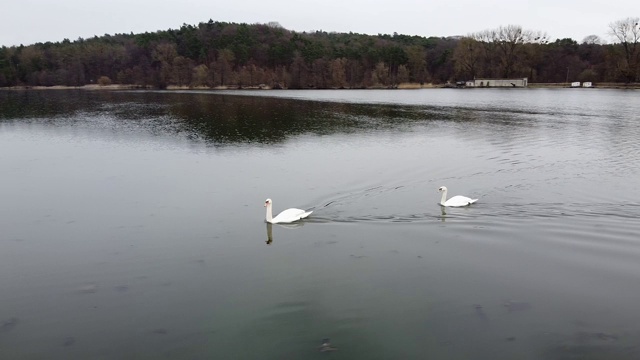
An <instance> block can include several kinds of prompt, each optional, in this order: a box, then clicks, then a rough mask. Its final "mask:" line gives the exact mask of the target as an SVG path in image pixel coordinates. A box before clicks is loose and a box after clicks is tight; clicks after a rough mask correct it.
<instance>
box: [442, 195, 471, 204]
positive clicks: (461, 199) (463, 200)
mask: <svg viewBox="0 0 640 360" xmlns="http://www.w3.org/2000/svg"><path fill="white" fill-rule="evenodd" d="M476 201H478V199H471V198H468V197H466V196H461V195H456V196H454V197H452V198H451V199H449V200H447V201H445V203H444V206H467V205H471V204H473V203H474V202H476Z"/></svg>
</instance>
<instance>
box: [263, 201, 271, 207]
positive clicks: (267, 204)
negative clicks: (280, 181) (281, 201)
mask: <svg viewBox="0 0 640 360" xmlns="http://www.w3.org/2000/svg"><path fill="white" fill-rule="evenodd" d="M269 205H271V199H267V200H265V201H264V207H267V206H269Z"/></svg>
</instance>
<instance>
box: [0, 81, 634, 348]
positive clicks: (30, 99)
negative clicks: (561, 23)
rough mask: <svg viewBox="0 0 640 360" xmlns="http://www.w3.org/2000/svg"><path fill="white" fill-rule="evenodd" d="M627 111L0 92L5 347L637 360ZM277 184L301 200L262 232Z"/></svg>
mask: <svg viewBox="0 0 640 360" xmlns="http://www.w3.org/2000/svg"><path fill="white" fill-rule="evenodd" d="M639 114H640V93H639V92H637V91H619V90H598V89H557V90H546V89H538V90H536V89H526V90H510V91H509V90H507V91H505V90H498V89H495V90H485V89H483V90H471V89H470V90H454V89H452V90H444V89H443V90H411V91H403V90H396V91H273V92H262V91H260V92H252V91H246V92H243V91H239V92H197V91H193V92H179V93H172V92H88V91H42V92H38V91H27V92H16V91H12V92H7V91H0V169H2V170H1V173H0V289H1V291H0V358H2V359H5V358H6V359H326V358H330V359H427V358H429V359H638V358H640V347H639V346H640V345H639V342H638V339H640V310H639V308H638V306H639V305H638V304H639V303H640V286H638V285H639V284H640V220H639V218H640V186H638V179H640V141H639V139H640V115H639ZM442 185H446V186H447V187H448V188H449V191H450V195H457V194H462V195H467V196H471V197H478V198H480V200H479V202H478V203H477V204H474V205H473V206H471V207H468V208H450V209H449V208H448V209H442V208H441V207H440V206H439V205H438V204H437V202H438V201H439V193H438V192H437V188H438V187H439V186H442ZM267 197H270V198H272V199H273V203H274V210H275V212H278V211H279V210H284V209H285V208H288V207H299V208H305V209H313V210H314V213H313V214H312V216H311V217H310V218H308V219H306V220H305V221H303V222H301V223H298V224H296V225H293V226H292V225H289V226H283V225H273V226H268V225H267V224H266V223H265V222H264V215H265V213H264V211H265V210H264V208H263V206H262V205H263V203H264V200H265V199H266V198H267ZM326 338H328V339H330V340H329V341H330V343H331V345H332V346H333V347H335V348H337V351H333V352H321V351H320V350H321V347H320V345H321V344H322V341H323V339H326Z"/></svg>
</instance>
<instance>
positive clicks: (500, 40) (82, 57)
mask: <svg viewBox="0 0 640 360" xmlns="http://www.w3.org/2000/svg"><path fill="white" fill-rule="evenodd" d="M638 21H639V19H638V18H637V17H635V18H634V17H630V18H626V19H622V20H618V21H615V22H612V23H611V24H609V29H608V30H609V34H610V35H611V38H612V39H613V42H612V43H607V42H606V41H605V40H604V39H602V38H600V37H598V36H596V35H591V36H587V37H586V38H585V39H583V40H582V42H581V43H578V42H577V41H576V40H573V39H570V38H565V39H556V40H555V41H550V40H549V36H548V35H546V34H545V33H543V32H540V31H533V30H527V29H523V28H522V27H521V26H518V25H507V26H500V27H498V28H496V29H489V30H484V31H480V32H477V33H473V34H469V35H467V36H461V37H421V36H409V35H401V34H397V33H394V34H393V35H386V34H378V35H364V34H357V33H330V32H325V31H315V32H295V31H290V30H287V29H285V28H283V27H282V26H280V25H279V24H278V23H275V22H272V23H268V24H237V23H226V22H214V21H211V20H210V21H209V22H203V23H200V24H198V25H197V26H192V25H187V24H185V25H183V26H182V27H180V29H177V30H166V31H157V32H154V33H149V32H147V33H143V34H133V33H132V34H116V35H104V36H100V37H98V36H96V37H93V38H90V39H82V38H79V39H77V40H75V41H70V40H68V39H64V40H63V41H62V42H56V43H52V42H47V43H36V44H33V45H29V46H23V45H20V46H12V47H6V46H3V47H2V48H0V87H10V86H54V85H64V86H82V85H87V84H102V85H106V84H112V83H115V84H123V85H135V86H141V87H155V88H166V87H167V86H170V85H175V86H188V87H200V86H202V87H217V86H231V87H257V86H268V87H275V88H278V87H281V88H290V89H302V88H370V87H395V86H397V85H398V84H400V83H406V82H412V83H419V84H425V83H434V84H442V83H446V82H451V81H456V80H469V79H473V78H475V77H485V78H504V77H528V78H529V82H539V83H562V82H566V81H591V82H595V83H598V82H626V83H629V82H638V81H640V45H639V44H638V43H639V42H640V26H639V25H638Z"/></svg>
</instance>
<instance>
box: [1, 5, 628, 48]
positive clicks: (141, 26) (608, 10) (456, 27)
mask: <svg viewBox="0 0 640 360" xmlns="http://www.w3.org/2000/svg"><path fill="white" fill-rule="evenodd" d="M0 4H1V5H0V12H1V13H2V18H1V19H0V46H1V45H4V46H12V45H20V44H24V45H28V44H33V43H35V42H46V41H52V42H56V41H62V40H63V39H64V38H68V39H70V40H76V39H77V38H78V37H82V38H89V37H93V36H94V35H98V36H102V35H104V34H112V35H113V34H116V33H130V32H133V33H140V32H145V31H149V32H154V31H156V30H167V29H177V28H179V27H180V26H181V25H182V24H184V23H186V24H190V25H196V24H198V23H199V22H206V21H208V20H209V19H212V20H214V21H224V22H238V23H240V22H245V23H249V24H253V23H267V22H270V21H276V22H279V23H280V24H281V25H282V26H283V27H285V28H287V29H289V30H295V31H313V30H324V31H327V32H349V31H351V32H356V33H363V34H373V35H375V34H378V33H381V34H393V33H394V32H397V33H399V34H406V35H420V36H451V35H466V34H469V33H471V32H476V31H481V30H485V29H493V28H497V27H498V26H500V25H508V24H514V25H521V26H522V27H523V28H525V29H529V30H540V31H544V32H546V33H547V34H549V36H550V37H551V39H552V40H553V39H556V38H565V37H569V38H573V39H574V40H577V41H581V40H582V39H583V38H584V37H585V36H587V35H591V34H595V35H599V36H601V37H603V38H605V39H606V40H607V41H611V39H610V37H609V36H608V35H607V29H608V24H609V23H611V22H613V21H616V20H620V19H624V18H626V17H637V16H640V1H638V0H609V1H589V0H535V1H518V0H484V1H474V0H437V1H436V0H423V1H419V0H384V1H383V0H316V1H305V0H271V1H270V0H224V1H223V0H180V1H177V0H173V1H168V0H126V1H125V0H57V1H54V0H1V2H0Z"/></svg>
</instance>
